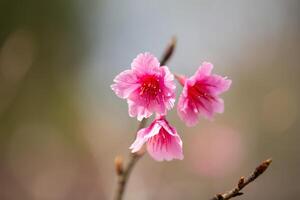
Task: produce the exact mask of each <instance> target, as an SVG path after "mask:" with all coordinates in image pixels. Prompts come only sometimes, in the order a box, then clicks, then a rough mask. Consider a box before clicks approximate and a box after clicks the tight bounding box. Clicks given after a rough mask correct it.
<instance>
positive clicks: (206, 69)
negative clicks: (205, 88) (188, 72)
mask: <svg viewBox="0 0 300 200" xmlns="http://www.w3.org/2000/svg"><path fill="white" fill-rule="evenodd" d="M213 68H214V66H213V64H211V63H209V62H203V63H202V65H201V66H200V67H199V68H198V70H197V72H196V73H195V75H194V76H195V77H196V78H197V79H201V78H202V77H205V76H209V75H210V74H211V71H212V69H213Z"/></svg>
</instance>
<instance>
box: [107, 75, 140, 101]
mask: <svg viewBox="0 0 300 200" xmlns="http://www.w3.org/2000/svg"><path fill="white" fill-rule="evenodd" d="M114 82H115V84H113V85H111V89H112V90H113V91H114V92H115V93H116V95H117V96H118V97H120V98H124V99H125V98H127V97H128V96H129V95H130V93H131V92H133V91H134V90H136V89H137V88H138V87H139V84H138V83H137V77H136V75H135V74H134V73H133V71H132V70H125V71H123V72H121V73H120V74H119V75H117V76H116V78H115V79H114Z"/></svg>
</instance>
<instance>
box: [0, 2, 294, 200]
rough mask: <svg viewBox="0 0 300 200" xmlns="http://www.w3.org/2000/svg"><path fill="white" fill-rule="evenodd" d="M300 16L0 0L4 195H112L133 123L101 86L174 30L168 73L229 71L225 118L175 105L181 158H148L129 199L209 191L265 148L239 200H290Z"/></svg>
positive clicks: (281, 11) (178, 5)
mask: <svg viewBox="0 0 300 200" xmlns="http://www.w3.org/2000/svg"><path fill="white" fill-rule="evenodd" d="M299 22H300V1H298V0H286V1H283V0H265V1H260V0H254V1H244V0H242V1H240V0H234V1H232V0H229V1H218V0H201V1H196V0H195V1H192V0H190V1H172V0H166V1H158V0H154V1H138V0H136V1H130V0H122V1H116V0H96V1H93V0H51V1H50V0H48V1H46V0H44V1H40V0H26V1H25V0H1V1H0V27H1V28H0V30H1V31H0V199H2V200H18V199H22V200H52V199H53V200H54V199H55V200H66V199H72V200H77V199H78V200H81V199H86V200H96V199H97V200H99V199H103V200H105V199H112V197H113V193H114V191H115V189H116V176H115V172H114V165H113V160H114V157H115V156H117V155H122V156H124V158H125V161H127V159H126V158H128V153H129V150H128V147H129V145H130V144H131V143H132V142H133V139H134V137H135V130H136V127H137V124H138V122H137V121H136V119H132V118H129V117H128V114H127V104H126V102H125V101H123V100H121V99H119V98H117V97H116V96H115V95H114V94H113V92H112V91H111V89H110V85H111V84H112V80H113V78H114V77H115V75H117V74H118V73H119V72H120V71H122V70H124V69H127V68H129V67H130V63H131V61H132V59H133V58H134V57H135V56H136V55H137V54H138V53H140V52H144V51H149V52H152V53H153V54H155V55H156V56H158V57H160V55H161V54H162V52H163V50H164V48H165V46H166V44H167V43H168V42H169V40H170V38H171V36H173V35H176V36H177V38H178V46H177V48H176V51H175V53H174V56H173V57H172V59H171V61H170V62H169V63H168V66H169V67H170V69H171V70H172V71H173V72H176V73H183V74H186V75H191V74H193V73H194V71H195V70H196V69H197V67H198V66H199V64H200V63H201V62H203V61H210V62H212V63H214V65H215V68H214V72H215V73H219V74H222V75H226V76H228V77H229V78H230V79H232V80H233V84H232V88H231V90H230V91H229V92H227V93H226V94H225V95H223V97H224V100H225V113H224V114H222V115H217V116H216V117H215V120H214V121H213V122H210V121H207V120H201V121H200V123H199V124H198V125H197V126H196V127H194V128H187V127H186V126H185V125H184V124H183V123H182V122H181V121H180V120H179V118H178V117H177V115H176V111H175V109H174V110H172V111H171V112H170V113H169V115H168V119H169V120H170V122H171V124H173V125H175V126H176V128H177V130H178V132H179V133H180V134H181V136H182V138H183V141H184V154H185V159H184V160H183V161H172V162H162V163H160V162H155V161H153V160H152V159H151V158H150V157H149V156H148V155H146V156H145V157H144V158H143V159H142V160H141V161H140V162H139V163H138V164H137V166H136V168H135V170H134V172H133V174H132V177H131V179H130V182H129V185H128V188H127V191H126V194H125V195H126V196H125V198H126V199H132V200H134V199H145V200H146V199H173V200H175V199H183V198H184V199H191V200H192V199H209V198H210V197H212V196H213V195H214V194H215V193H220V192H223V191H225V190H227V189H230V188H231V187H232V186H233V185H234V184H235V183H236V182H237V180H238V178H239V177H240V176H241V175H247V174H248V173H250V172H251V171H252V170H253V169H254V167H255V166H256V165H257V164H258V163H259V162H260V161H262V160H264V159H266V158H269V157H272V158H273V160H274V162H273V164H272V166H271V168H270V169H269V170H268V171H267V172H266V174H264V175H263V176H262V177H261V178H259V179H258V180H257V181H256V183H254V184H251V185H250V186H249V187H247V188H246V189H245V193H246V194H245V195H244V196H242V197H240V199H245V200H246V199H249V200H250V199H272V200H282V199H297V198H298V197H299V194H298V192H299V190H300V185H299V178H300V170H299V169H300V154H299V153H300V147H299V142H300V133H299V131H300V125H299V123H300V121H299V115H300V113H299V111H300V104H299V100H300V95H299V90H300V79H299V75H300V68H299V58H300V54H299V52H300V23H299ZM178 88H179V90H178V95H179V92H180V86H179V85H178Z"/></svg>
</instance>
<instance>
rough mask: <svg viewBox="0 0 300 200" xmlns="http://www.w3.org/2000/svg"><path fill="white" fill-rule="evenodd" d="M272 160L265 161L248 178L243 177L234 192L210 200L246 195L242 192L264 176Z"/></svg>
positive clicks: (218, 195)
mask: <svg viewBox="0 0 300 200" xmlns="http://www.w3.org/2000/svg"><path fill="white" fill-rule="evenodd" d="M271 162H272V160H271V159H268V160H265V161H263V162H262V163H261V164H260V165H259V166H257V167H256V169H255V170H254V172H253V173H252V174H251V175H250V176H248V177H246V178H245V177H243V176H242V177H241V178H240V180H239V182H238V184H237V185H236V186H235V188H233V189H232V190H230V191H228V192H225V193H224V194H217V195H216V196H214V197H213V198H211V199H210V200H227V199H231V198H233V197H237V196H241V195H243V194H244V193H243V192H241V190H242V189H243V188H244V187H246V186H247V185H248V184H249V183H251V182H252V181H254V180H255V179H257V178H258V177H259V176H260V175H261V174H263V173H264V172H265V171H266V170H267V169H268V167H269V165H270V164H271Z"/></svg>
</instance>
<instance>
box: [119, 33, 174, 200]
mask: <svg viewBox="0 0 300 200" xmlns="http://www.w3.org/2000/svg"><path fill="white" fill-rule="evenodd" d="M175 46H176V38H175V37H173V38H172V39H171V42H170V43H169V45H168V46H167V48H166V49H165V51H164V53H163V56H162V58H161V60H160V65H161V66H163V65H165V64H166V63H167V62H168V61H169V59H170V58H171V56H172V54H173V52H174V49H175ZM146 124H147V119H146V118H144V119H143V120H142V121H141V122H140V124H139V126H138V129H137V131H139V130H140V129H142V128H144V127H145V126H146ZM144 153H145V150H143V149H142V150H140V151H139V152H137V153H134V154H131V155H130V158H129V161H128V163H127V165H126V167H125V168H124V169H123V161H122V159H116V161H115V165H116V173H117V175H118V188H117V191H116V196H115V200H122V199H123V196H124V192H125V189H126V185H127V182H128V179H129V177H130V174H131V172H132V170H133V168H134V166H135V164H136V163H137V161H138V160H139V159H140V158H141V157H142V156H143V155H144Z"/></svg>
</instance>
